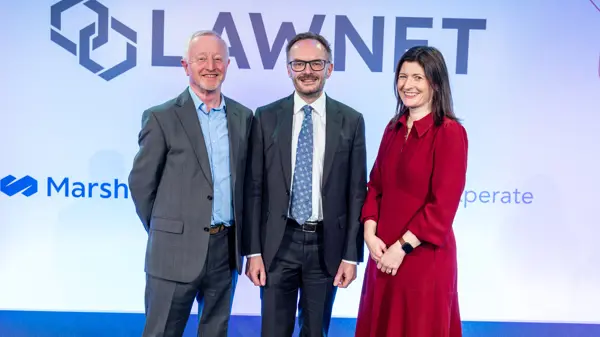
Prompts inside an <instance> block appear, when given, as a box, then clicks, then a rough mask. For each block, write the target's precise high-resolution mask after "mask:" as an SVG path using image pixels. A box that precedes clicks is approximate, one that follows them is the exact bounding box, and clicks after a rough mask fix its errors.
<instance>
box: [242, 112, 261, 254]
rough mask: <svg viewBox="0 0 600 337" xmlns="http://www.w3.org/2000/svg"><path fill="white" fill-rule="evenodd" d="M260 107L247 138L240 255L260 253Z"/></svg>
mask: <svg viewBox="0 0 600 337" xmlns="http://www.w3.org/2000/svg"><path fill="white" fill-rule="evenodd" d="M260 120H261V110H260V108H259V109H257V110H256V113H255V115H254V118H253V119H252V126H251V130H250V138H249V140H248V142H249V143H248V159H247V162H246V176H245V178H244V179H245V181H244V185H245V186H244V226H243V233H242V255H244V256H248V255H258V254H261V253H262V247H261V242H260V226H261V221H262V219H261V217H262V212H261V211H262V192H263V175H264V172H263V169H264V161H263V157H264V154H263V133H262V126H261V123H260Z"/></svg>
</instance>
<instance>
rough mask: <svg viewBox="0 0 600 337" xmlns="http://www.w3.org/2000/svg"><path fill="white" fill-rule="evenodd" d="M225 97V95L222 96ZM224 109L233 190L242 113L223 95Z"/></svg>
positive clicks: (233, 189) (232, 188)
mask: <svg viewBox="0 0 600 337" xmlns="http://www.w3.org/2000/svg"><path fill="white" fill-rule="evenodd" d="M223 97H225V96H223ZM225 111H226V113H227V133H228V134H229V169H230V172H231V190H232V191H235V182H236V179H237V169H238V159H239V157H238V153H239V148H240V137H241V136H242V134H241V130H242V123H243V121H242V114H241V113H240V112H239V110H238V109H237V108H236V106H235V104H233V102H232V101H231V100H230V99H229V98H227V97H225Z"/></svg>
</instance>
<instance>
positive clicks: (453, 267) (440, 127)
mask: <svg viewBox="0 0 600 337" xmlns="http://www.w3.org/2000/svg"><path fill="white" fill-rule="evenodd" d="M396 96H397V99H398V106H397V114H396V116H395V117H394V118H393V119H392V121H391V122H390V123H389V124H388V125H387V127H386V128H385V131H384V134H383V139H382V141H381V144H380V147H379V153H378V154H377V158H376V160H375V164H374V166H373V169H372V171H371V175H370V181H369V184H368V193H367V198H366V200H365V204H364V206H363V209H362V217H361V218H362V219H361V220H362V221H363V222H364V224H365V230H364V238H365V242H366V243H367V246H368V248H369V252H370V257H371V258H370V259H369V262H368V265H367V270H366V272H365V278H364V283H363V288H362V294H361V298H360V308H359V312H358V319H357V325H356V335H355V336H356V337H459V336H462V329H461V321H460V313H459V305H458V295H457V284H456V283H457V261H456V241H455V239H454V232H453V230H452V223H453V221H454V216H455V214H456V211H457V209H458V205H459V202H460V198H461V194H462V192H463V189H464V187H465V180H466V171H467V148H468V139H467V134H466V131H465V129H464V127H463V126H462V125H461V124H460V123H459V122H458V120H457V118H456V117H455V115H454V113H453V109H452V95H451V91H450V83H449V78H448V71H447V68H446V63H445V61H444V57H443V56H442V54H441V53H440V52H439V51H438V50H437V49H435V48H433V47H427V46H420V47H413V48H411V49H409V50H408V51H407V52H406V53H405V54H404V55H403V56H402V58H401V59H400V61H399V62H398V65H397V67H396Z"/></svg>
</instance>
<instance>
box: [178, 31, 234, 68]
mask: <svg viewBox="0 0 600 337" xmlns="http://www.w3.org/2000/svg"><path fill="white" fill-rule="evenodd" d="M199 36H214V37H216V38H218V39H219V40H221V41H222V42H223V45H225V56H226V58H229V46H228V45H227V42H225V40H223V38H222V37H221V35H220V34H219V33H217V32H215V31H214V30H199V31H197V32H194V34H192V36H190V38H189V39H188V41H187V43H186V45H185V50H184V51H183V56H182V58H183V59H184V60H185V61H187V60H188V56H189V55H188V52H189V50H190V44H191V43H192V41H193V40H194V39H195V38H197V37H199Z"/></svg>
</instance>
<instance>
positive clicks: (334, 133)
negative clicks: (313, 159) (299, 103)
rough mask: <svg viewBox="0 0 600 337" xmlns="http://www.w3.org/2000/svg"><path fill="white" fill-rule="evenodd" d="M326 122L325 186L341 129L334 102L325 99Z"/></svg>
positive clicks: (339, 116)
mask: <svg viewBox="0 0 600 337" xmlns="http://www.w3.org/2000/svg"><path fill="white" fill-rule="evenodd" d="M325 110H326V121H325V159H324V163H323V182H322V185H321V186H325V183H327V178H328V177H329V174H330V173H331V166H332V165H333V159H334V157H335V151H336V149H337V146H338V141H339V138H340V131H341V127H342V114H341V113H340V110H339V109H338V105H337V104H336V103H335V101H334V100H332V99H331V98H329V97H327V98H326V102H325Z"/></svg>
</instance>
